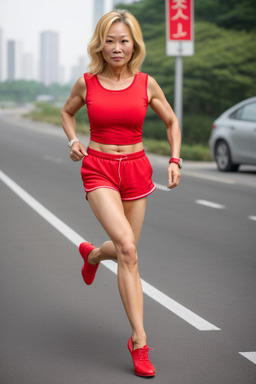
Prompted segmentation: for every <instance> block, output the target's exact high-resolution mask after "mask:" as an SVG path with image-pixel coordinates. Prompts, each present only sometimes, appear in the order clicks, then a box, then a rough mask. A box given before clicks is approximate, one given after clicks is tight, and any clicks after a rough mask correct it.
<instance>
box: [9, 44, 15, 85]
mask: <svg viewBox="0 0 256 384" xmlns="http://www.w3.org/2000/svg"><path fill="white" fill-rule="evenodd" d="M16 65H17V64H16V44H15V41H14V40H8V41H7V79H8V80H14V79H15V77H16Z"/></svg>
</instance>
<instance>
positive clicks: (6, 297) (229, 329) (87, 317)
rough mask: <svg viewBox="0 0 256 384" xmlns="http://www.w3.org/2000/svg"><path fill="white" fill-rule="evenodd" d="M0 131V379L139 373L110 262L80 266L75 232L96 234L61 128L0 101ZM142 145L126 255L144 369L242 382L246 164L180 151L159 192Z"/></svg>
mask: <svg viewBox="0 0 256 384" xmlns="http://www.w3.org/2000/svg"><path fill="white" fill-rule="evenodd" d="M0 135H1V140H0V164H1V167H0V169H1V171H2V173H1V174H0V175H1V179H2V181H0V190H1V199H0V204H1V224H0V226H1V227H0V228H1V259H0V263H1V264H0V268H1V269H0V271H1V272H0V273H1V280H0V284H1V297H0V308H1V316H0V337H1V347H0V348H1V362H0V364H1V365H0V383H1V384H66V383H69V384H70V383H72V384H80V383H81V384H82V383H83V384H87V383H88V384H89V383H92V384H101V383H104V384H108V383H109V384H115V383H122V384H126V383H127V384H128V383H129V384H130V383H139V382H142V381H143V380H144V379H142V378H139V377H136V376H135V375H134V374H133V365H132V361H131V357H130V356H129V352H128V350H127V347H126V344H127V341H128V338H129V337H130V329H129V324H128V321H127V319H126V316H125V313H124V310H123V307H122V304H121V300H120V298H119V294H118V290H117V284H116V276H115V274H114V273H112V272H111V271H110V270H109V269H108V268H106V266H107V265H106V266H105V265H101V266H100V268H99V270H98V272H97V277H96V280H95V283H94V284H93V285H92V286H90V287H87V286H86V285H85V284H84V283H83V281H82V278H81V273H80V270H81V267H82V259H81V257H80V256H79V254H78V250H77V244H78V242H79V240H80V239H81V238H84V239H86V240H89V241H91V242H93V243H95V244H96V245H98V244H100V243H101V242H103V241H104V240H106V239H107V237H106V235H105V233H104V231H103V230H102V229H101V227H100V225H99V224H98V223H97V221H96V219H95V218H94V216H93V214H92V213H91V211H90V207H89V204H88V202H86V200H85V198H84V192H83V187H82V183H81V179H80V164H78V163H76V164H74V163H73V162H72V161H71V160H70V159H69V151H68V148H67V140H66V138H65V137H64V134H63V133H62V131H61V130H59V129H56V128H53V127H51V126H50V125H47V124H41V123H34V122H30V121H24V120H22V119H21V118H20V117H19V116H18V114H10V113H8V112H7V113H1V114H0ZM82 140H83V141H84V143H85V144H86V143H87V140H88V138H86V137H82ZM149 157H150V160H151V163H152V165H153V169H154V181H155V182H156V183H157V187H158V189H157V190H156V192H155V193H154V194H153V195H151V196H150V197H149V198H148V206H147V213H146V217H145V223H144V227H143V232H142V235H141V239H140V242H139V246H138V253H139V266H140V274H141V277H142V279H143V284H144V285H143V286H144V290H145V296H144V297H145V327H146V331H147V336H148V344H149V346H150V347H152V348H153V351H151V352H150V358H151V360H152V362H153V363H154V365H155V367H156V377H155V378H154V379H152V380H153V381H154V382H155V383H161V384H167V383H168V384H169V383H172V384H201V383H202V384H216V383H218V384H254V383H255V382H256V357H255V353H256V352H255V351H256V330H255V317H256V316H255V315H256V300H255V297H256V278H255V277H256V193H255V192H256V167H243V168H241V171H240V172H238V173H237V174H221V173H219V172H218V171H217V170H216V167H215V165H214V163H193V162H185V164H184V169H183V171H182V181H181V183H180V186H179V187H178V188H176V189H175V190H173V191H167V189H166V188H165V185H166V169H167V159H166V158H164V157H160V156H155V155H149ZM19 187H21V188H22V189H19ZM24 191H26V192H27V193H28V194H29V195H26V194H24ZM33 199H35V200H36V202H35V200H33ZM25 201H27V202H25ZM38 202H39V203H40V204H41V205H39V206H37V204H36V203H38ZM29 204H30V205H29ZM33 204H34V207H33V208H32V207H31V205H32V206H33ZM46 209H47V210H48V211H46ZM44 215H45V216H44ZM53 215H55V216H53ZM42 216H44V217H45V218H44V217H42ZM56 217H57V218H58V219H59V220H60V221H58V220H57V219H56ZM47 220H48V221H47ZM54 220H55V221H54ZM63 223H65V224H66V226H67V227H65V226H64V225H63ZM53 225H55V227H54V226H53ZM56 228H57V229H56ZM110 264H111V265H110ZM110 264H109V265H110V268H112V267H111V266H114V267H115V265H114V263H111V262H110ZM204 326H205V330H202V329H203V328H204ZM241 352H243V353H246V355H245V356H244V355H241ZM252 352H254V354H253V353H252ZM250 359H252V360H253V361H251V360H250Z"/></svg>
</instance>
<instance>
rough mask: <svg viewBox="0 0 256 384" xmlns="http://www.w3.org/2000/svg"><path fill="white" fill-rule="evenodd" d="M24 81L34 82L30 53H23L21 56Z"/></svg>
mask: <svg viewBox="0 0 256 384" xmlns="http://www.w3.org/2000/svg"><path fill="white" fill-rule="evenodd" d="M21 77H22V79H24V80H34V78H35V76H34V63H33V55H32V53H28V52H24V53H23V54H22V73H21Z"/></svg>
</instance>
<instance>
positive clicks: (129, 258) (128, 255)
mask: <svg viewBox="0 0 256 384" xmlns="http://www.w3.org/2000/svg"><path fill="white" fill-rule="evenodd" d="M116 247H117V256H118V262H119V263H122V264H123V265H126V266H127V267H129V268H133V267H135V266H137V263H138V257H137V250H136V245H135V242H133V241H129V240H126V241H122V242H121V243H120V244H119V245H117V246H116Z"/></svg>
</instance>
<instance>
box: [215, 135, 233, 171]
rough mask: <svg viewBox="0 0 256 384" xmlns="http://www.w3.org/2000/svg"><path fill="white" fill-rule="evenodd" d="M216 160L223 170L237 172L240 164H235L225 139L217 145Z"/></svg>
mask: <svg viewBox="0 0 256 384" xmlns="http://www.w3.org/2000/svg"><path fill="white" fill-rule="evenodd" d="M215 161H216V163H217V167H218V169H219V170H220V171H222V172H235V171H237V170H238V167H239V164H233V163H232V159H231V155H230V150H229V147H228V144H227V143H226V142H225V141H224V140H220V141H218V142H217V144H216V147H215Z"/></svg>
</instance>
